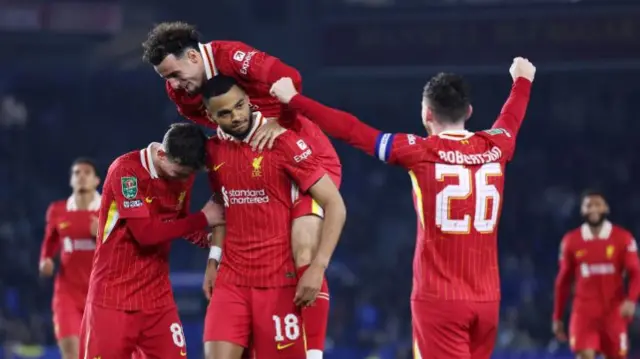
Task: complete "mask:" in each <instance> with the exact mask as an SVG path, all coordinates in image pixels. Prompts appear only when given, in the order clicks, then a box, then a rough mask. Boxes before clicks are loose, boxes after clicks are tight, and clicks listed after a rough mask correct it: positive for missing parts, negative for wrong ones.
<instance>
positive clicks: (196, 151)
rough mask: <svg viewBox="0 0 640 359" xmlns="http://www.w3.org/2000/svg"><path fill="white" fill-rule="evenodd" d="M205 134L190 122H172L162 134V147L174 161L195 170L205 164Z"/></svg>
mask: <svg viewBox="0 0 640 359" xmlns="http://www.w3.org/2000/svg"><path fill="white" fill-rule="evenodd" d="M206 146H207V136H206V135H205V134H204V132H203V131H202V129H200V127H198V126H196V125H194V124H191V123H174V124H172V125H171V127H169V130H168V131H167V133H165V135H164V139H163V140H162V147H163V148H164V151H165V153H166V154H167V157H168V158H169V159H170V160H171V161H172V162H175V163H178V164H180V165H182V166H187V167H190V168H192V169H195V170H200V169H203V168H204V167H205V165H206Z"/></svg>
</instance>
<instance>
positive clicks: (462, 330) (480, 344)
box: [411, 300, 500, 359]
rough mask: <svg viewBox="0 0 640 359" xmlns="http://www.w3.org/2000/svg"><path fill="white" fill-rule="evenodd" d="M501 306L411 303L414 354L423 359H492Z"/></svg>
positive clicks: (436, 302)
mask: <svg viewBox="0 0 640 359" xmlns="http://www.w3.org/2000/svg"><path fill="white" fill-rule="evenodd" d="M499 307H500V303H499V302H498V301H495V302H471V301H444V300H442V301H440V300H433V301H411V315H412V327H413V351H414V356H415V357H416V358H419V359H451V358H456V359H467V358H469V359H489V358H490V357H491V353H492V352H493V346H494V344H495V340H496V334H497V332H498V317H499V311H500V308H499Z"/></svg>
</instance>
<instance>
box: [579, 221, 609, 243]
mask: <svg viewBox="0 0 640 359" xmlns="http://www.w3.org/2000/svg"><path fill="white" fill-rule="evenodd" d="M612 230H613V224H611V222H609V221H604V222H603V223H602V228H600V233H598V235H597V237H595V236H594V235H593V232H591V228H590V227H589V224H587V223H583V224H582V226H580V234H581V235H582V239H584V240H585V241H590V240H593V239H608V238H609V237H610V236H611V231H612Z"/></svg>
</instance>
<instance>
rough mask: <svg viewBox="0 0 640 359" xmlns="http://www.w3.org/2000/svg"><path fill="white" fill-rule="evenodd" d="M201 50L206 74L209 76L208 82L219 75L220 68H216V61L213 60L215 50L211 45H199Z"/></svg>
mask: <svg viewBox="0 0 640 359" xmlns="http://www.w3.org/2000/svg"><path fill="white" fill-rule="evenodd" d="M198 47H199V48H200V56H202V62H203V63H204V72H205V73H206V74H207V80H209V79H210V78H212V77H214V76H217V75H218V68H217V67H216V61H215V60H214V58H213V48H212V47H211V43H206V44H198Z"/></svg>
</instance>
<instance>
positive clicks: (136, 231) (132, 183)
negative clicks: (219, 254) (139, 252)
mask: <svg viewBox="0 0 640 359" xmlns="http://www.w3.org/2000/svg"><path fill="white" fill-rule="evenodd" d="M105 187H108V190H110V191H112V193H113V194H114V198H115V202H116V204H115V205H116V206H117V216H118V217H117V219H116V220H124V221H125V225H126V226H127V228H128V229H129V230H130V231H131V234H133V237H134V239H135V240H136V241H137V242H138V243H140V244H141V245H157V244H161V243H165V242H169V241H172V240H174V239H176V238H181V237H185V236H186V235H188V234H190V233H193V232H196V231H199V230H201V229H203V228H205V227H206V226H207V224H208V223H210V222H212V218H210V217H212V216H215V214H213V213H210V214H207V213H206V212H205V211H199V212H197V213H193V214H190V215H188V216H187V217H186V218H182V219H178V220H175V221H170V222H164V221H162V220H161V219H160V218H154V217H152V216H150V213H149V208H148V207H147V206H148V205H147V203H146V201H147V197H145V195H146V194H145V188H139V184H138V174H137V173H136V171H135V170H133V169H129V168H127V167H126V166H124V165H119V166H116V168H114V169H113V172H112V169H110V170H109V173H108V174H107V179H106V180H105ZM109 220H110V218H107V223H106V224H105V228H107V227H109V226H114V225H115V223H113V224H112V223H108V221H109ZM111 220H113V219H111ZM220 221H222V220H221V218H220ZM105 232H106V231H105ZM107 235H108V233H103V236H105V237H103V238H102V240H103V241H106V240H107V238H106V236H107Z"/></svg>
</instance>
